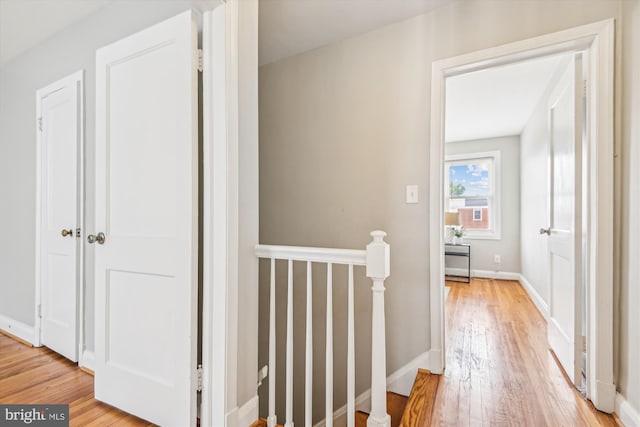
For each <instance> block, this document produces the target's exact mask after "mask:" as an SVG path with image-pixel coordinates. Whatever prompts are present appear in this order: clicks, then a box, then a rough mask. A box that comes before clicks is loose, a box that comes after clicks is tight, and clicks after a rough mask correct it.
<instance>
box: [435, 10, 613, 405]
mask: <svg viewBox="0 0 640 427" xmlns="http://www.w3.org/2000/svg"><path fill="white" fill-rule="evenodd" d="M581 50H587V51H588V62H587V67H588V80H589V83H588V84H589V87H588V91H587V92H588V100H587V103H588V104H587V109H588V117H589V122H588V132H589V147H588V158H589V163H588V168H587V170H588V186H587V188H588V190H587V191H588V193H589V198H588V200H589V206H588V208H587V209H588V211H589V212H590V218H589V223H588V270H587V281H588V295H587V315H588V321H587V325H588V326H587V342H588V345H589V347H588V351H587V354H588V361H587V363H588V368H587V396H588V398H589V399H591V400H592V401H593V403H594V405H595V406H596V408H598V409H599V410H601V411H603V412H612V411H613V410H614V406H615V405H614V404H615V393H616V390H615V384H614V377H613V178H614V176H613V136H614V121H613V95H614V86H613V78H614V73H613V64H614V20H613V19H608V20H605V21H600V22H596V23H592V24H587V25H582V26H579V27H574V28H570V29H567V30H564V31H559V32H556V33H551V34H546V35H542V36H539V37H534V38H531V39H527V40H522V41H518V42H514V43H509V44H506V45H502V46H498V47H493V48H489V49H484V50H480V51H476V52H472V53H469V54H465V55H461V56H456V57H453V58H448V59H444V60H440V61H436V62H434V63H433V64H432V73H431V78H432V81H431V138H430V165H429V166H430V167H429V181H430V209H429V212H430V215H429V235H430V239H429V241H430V246H429V251H430V253H431V257H430V308H431V310H430V316H431V325H430V327H431V350H432V351H434V352H441V359H440V364H434V365H432V370H433V371H434V372H435V373H440V372H442V369H444V366H445V359H446V358H445V347H444V343H445V327H444V326H445V325H444V292H443V287H444V286H443V281H444V274H443V273H444V250H443V247H444V242H443V232H442V230H443V228H444V222H443V213H444V210H443V196H444V194H443V188H444V186H443V182H444V176H443V174H444V146H443V145H444V111H445V91H444V88H445V79H446V78H447V77H450V76H453V75H459V74H463V73H467V72H471V71H476V70H481V69H486V68H489V67H495V66H499V65H505V64H508V63H513V62H516V61H521V60H525V59H533V58H537V57H542V56H547V55H551V54H557V53H561V52H575V51H581ZM438 368H440V369H438Z"/></svg>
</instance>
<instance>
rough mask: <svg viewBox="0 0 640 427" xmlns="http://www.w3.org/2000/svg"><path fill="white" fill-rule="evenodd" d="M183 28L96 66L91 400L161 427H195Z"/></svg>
mask: <svg viewBox="0 0 640 427" xmlns="http://www.w3.org/2000/svg"><path fill="white" fill-rule="evenodd" d="M195 22H196V21H195V15H194V14H193V12H191V11H188V12H185V13H182V14H180V15H178V16H175V17H173V18H171V19H168V20H166V21H164V22H161V23H160V24H157V25H155V26H153V27H151V28H148V29H146V30H144V31H142V32H139V33H137V34H134V35H132V36H130V37H127V38H125V39H123V40H120V41H118V42H116V43H113V44H111V45H109V46H106V47H104V48H102V49H99V50H98V51H97V54H96V167H95V172H96V188H95V198H96V218H95V219H96V221H95V223H96V229H95V231H94V233H93V235H91V236H87V237H88V240H90V241H94V242H95V243H94V244H95V286H96V369H95V396H96V399H98V400H101V401H103V402H106V403H109V404H111V405H113V406H116V407H118V408H120V409H122V410H124V411H127V412H129V413H132V414H134V415H137V416H139V417H141V418H144V419H146V420H149V421H151V422H153V423H156V424H160V425H164V426H188V425H195V423H196V382H197V381H196V346H197V319H196V315H197V214H198V210H197V203H198V199H197V195H198V188H197V160H198V158H197V72H198V71H197V65H198V52H197V44H196V43H197V39H196V37H197V32H196V31H197V30H196V24H195ZM99 233H103V234H99ZM103 236H104V239H102V237H103Z"/></svg>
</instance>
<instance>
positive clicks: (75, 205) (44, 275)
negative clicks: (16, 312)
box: [36, 72, 82, 362]
mask: <svg viewBox="0 0 640 427" xmlns="http://www.w3.org/2000/svg"><path fill="white" fill-rule="evenodd" d="M81 94H82V72H78V73H75V74H74V75H72V76H69V77H67V78H65V79H62V80H60V81H58V82H56V83H53V84H51V85H49V86H47V87H45V88H43V89H40V90H39V91H38V92H37V93H36V102H37V110H38V132H39V135H38V137H39V138H38V141H39V144H38V150H39V155H38V162H39V178H38V179H39V183H38V186H39V191H38V198H39V203H38V204H39V207H40V215H39V243H38V245H39V257H38V264H39V283H40V289H39V291H40V298H39V300H40V307H39V308H37V311H38V312H39V316H40V319H39V322H40V342H41V344H43V345H45V346H47V347H49V348H50V349H52V350H54V351H55V352H57V353H60V354H62V355H63V356H65V357H66V358H68V359H71V360H72V361H74V362H76V361H77V360H78V323H79V322H78V295H79V286H78V284H79V283H80V271H79V266H80V263H79V254H80V241H79V240H78V239H77V229H78V228H79V227H80V219H81V212H80V203H79V199H78V194H79V187H80V181H79V179H78V177H79V176H80V173H79V165H80V164H81V162H80V160H79V158H80V154H81V138H82V120H81V118H82V97H81ZM36 323H37V322H36Z"/></svg>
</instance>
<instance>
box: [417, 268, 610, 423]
mask: <svg viewBox="0 0 640 427" xmlns="http://www.w3.org/2000/svg"><path fill="white" fill-rule="evenodd" d="M447 286H449V288H450V293H449V296H448V297H447V301H446V308H445V316H446V346H447V367H446V369H445V372H444V374H443V375H442V379H441V382H440V386H439V388H438V392H437V394H436V398H435V403H434V411H433V421H432V423H431V425H434V426H469V427H472V426H473V427H475V426H532V427H543V426H550V427H555V426H616V423H615V420H614V418H613V417H612V416H610V415H607V414H604V413H602V412H599V411H597V410H596V409H595V408H594V407H593V405H592V404H591V403H590V402H588V401H587V400H585V399H584V398H583V397H582V395H581V394H580V393H579V392H578V391H577V390H576V389H575V388H574V387H573V386H571V385H570V384H569V382H568V381H567V379H566V378H565V376H564V375H563V371H562V370H561V369H560V368H559V366H558V364H557V362H556V360H555V359H554V357H553V355H552V353H551V352H550V351H549V346H548V342H547V324H546V321H545V320H544V317H543V316H542V315H541V314H540V312H539V311H538V310H537V308H536V307H535V305H534V304H533V302H532V301H531V299H530V298H529V296H528V294H527V293H526V291H525V290H524V288H523V287H522V285H520V283H519V282H517V281H511V280H493V279H476V278H474V279H472V281H471V284H465V283H454V282H447ZM422 425H424V426H426V425H429V424H422ZM422 425H421V426H422Z"/></svg>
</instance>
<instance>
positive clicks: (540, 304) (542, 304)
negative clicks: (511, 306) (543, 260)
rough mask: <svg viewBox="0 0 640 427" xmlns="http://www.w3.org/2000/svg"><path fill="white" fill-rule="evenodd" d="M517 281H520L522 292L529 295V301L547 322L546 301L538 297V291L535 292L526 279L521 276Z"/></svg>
mask: <svg viewBox="0 0 640 427" xmlns="http://www.w3.org/2000/svg"><path fill="white" fill-rule="evenodd" d="M518 280H520V284H521V285H522V287H523V288H524V290H525V291H527V293H528V294H529V298H531V301H533V303H534V304H535V306H536V307H537V308H538V311H540V314H542V316H543V317H544V319H545V320H548V319H549V304H547V303H546V301H545V300H544V299H543V298H542V297H541V296H540V294H539V293H538V291H536V289H535V288H534V287H533V285H532V284H531V283H529V281H528V280H527V278H526V277H524V276H523V275H522V274H521V275H520V278H519V279H518Z"/></svg>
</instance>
